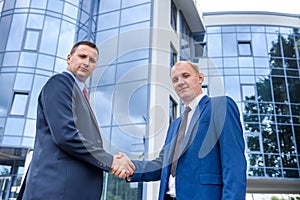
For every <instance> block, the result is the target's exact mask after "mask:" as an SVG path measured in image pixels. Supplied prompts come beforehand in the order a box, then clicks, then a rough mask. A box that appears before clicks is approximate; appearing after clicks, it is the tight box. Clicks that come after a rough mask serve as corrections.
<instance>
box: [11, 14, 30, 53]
mask: <svg viewBox="0 0 300 200" xmlns="http://www.w3.org/2000/svg"><path fill="white" fill-rule="evenodd" d="M26 19H27V16H26V15H23V14H22V15H21V14H14V18H13V21H12V24H11V30H13V31H10V34H9V38H8V41H7V47H6V48H7V49H6V50H17V51H19V50H21V45H22V43H23V37H24V31H25V23H26Z"/></svg>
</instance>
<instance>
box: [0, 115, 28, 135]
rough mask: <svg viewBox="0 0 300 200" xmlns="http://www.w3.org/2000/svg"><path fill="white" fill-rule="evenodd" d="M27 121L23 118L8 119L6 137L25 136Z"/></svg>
mask: <svg viewBox="0 0 300 200" xmlns="http://www.w3.org/2000/svg"><path fill="white" fill-rule="evenodd" d="M24 123H25V119H23V118H12V117H9V118H7V121H6V126H5V130H4V135H14V136H21V135H23V130H24Z"/></svg>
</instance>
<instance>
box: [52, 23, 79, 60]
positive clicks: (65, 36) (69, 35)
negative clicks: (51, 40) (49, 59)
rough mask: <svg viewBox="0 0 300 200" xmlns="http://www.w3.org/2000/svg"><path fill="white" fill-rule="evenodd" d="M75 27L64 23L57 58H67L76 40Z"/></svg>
mask: <svg viewBox="0 0 300 200" xmlns="http://www.w3.org/2000/svg"><path fill="white" fill-rule="evenodd" d="M75 31H76V28H75V25H74V24H72V23H69V22H65V21H62V23H61V33H60V34H59V40H58V48H57V56H59V57H61V58H66V57H67V55H68V53H69V52H70V48H71V47H72V46H73V42H74V38H75Z"/></svg>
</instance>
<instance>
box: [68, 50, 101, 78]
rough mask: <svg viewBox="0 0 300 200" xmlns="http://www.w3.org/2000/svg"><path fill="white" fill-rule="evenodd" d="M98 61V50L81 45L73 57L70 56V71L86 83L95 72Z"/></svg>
mask: <svg viewBox="0 0 300 200" xmlns="http://www.w3.org/2000/svg"><path fill="white" fill-rule="evenodd" d="M97 61H98V53H97V50H96V49H94V48H92V47H90V46H87V45H80V46H78V47H77V49H76V51H75V52H74V53H73V54H72V55H71V54H68V57H67V64H68V70H70V71H71V72H73V73H74V74H75V75H76V77H77V78H79V79H80V80H81V81H83V82H85V81H86V79H87V78H88V77H89V76H90V75H91V74H92V73H93V71H94V70H95V68H96V64H97Z"/></svg>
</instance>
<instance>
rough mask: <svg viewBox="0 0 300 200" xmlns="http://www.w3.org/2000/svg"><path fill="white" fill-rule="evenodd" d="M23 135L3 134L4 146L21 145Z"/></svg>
mask: <svg viewBox="0 0 300 200" xmlns="http://www.w3.org/2000/svg"><path fill="white" fill-rule="evenodd" d="M21 139H22V137H15V136H3V139H2V145H4V146H20V145H21Z"/></svg>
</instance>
